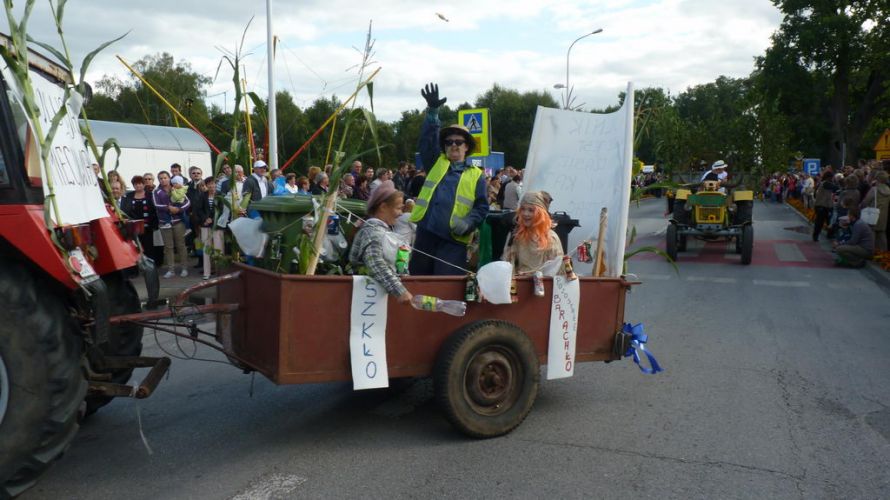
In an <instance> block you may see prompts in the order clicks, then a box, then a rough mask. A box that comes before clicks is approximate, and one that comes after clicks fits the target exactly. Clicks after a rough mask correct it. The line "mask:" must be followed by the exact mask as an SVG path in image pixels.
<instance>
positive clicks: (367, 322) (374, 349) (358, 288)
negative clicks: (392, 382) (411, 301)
mask: <svg viewBox="0 0 890 500" xmlns="http://www.w3.org/2000/svg"><path fill="white" fill-rule="evenodd" d="M387 297H388V296H387V293H386V290H384V289H383V287H382V286H380V285H378V284H377V282H376V281H374V280H373V279H371V278H370V277H368V276H353V277H352V309H351V310H350V320H351V322H350V329H349V354H350V357H351V358H352V360H351V361H352V388H353V389H355V390H357V391H358V390H362V389H378V388H380V387H389V371H388V369H387V366H386V303H387Z"/></svg>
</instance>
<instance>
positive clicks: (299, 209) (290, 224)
mask: <svg viewBox="0 0 890 500" xmlns="http://www.w3.org/2000/svg"><path fill="white" fill-rule="evenodd" d="M313 198H315V199H316V200H318V203H322V199H321V197H319V196H306V195H282V196H266V197H265V198H263V199H262V200H260V201H257V202H254V203H251V204H250V208H251V209H252V210H256V211H258V212H259V213H260V217H261V218H262V219H263V232H265V233H267V234H268V235H269V241H268V243H267V244H266V245H267V246H266V251H265V253H264V257H263V258H262V259H257V260H256V263H257V265H258V266H259V267H262V268H263V269H268V270H270V271H276V272H285V273H295V272H297V267H296V262H297V252H296V248H297V246H298V245H299V243H300V235H301V234H302V232H303V221H302V218H303V217H304V216H305V215H307V214H309V213H310V212H311V211H312V208H313V205H312V199H313ZM337 204H338V206H337V210H336V213H337V214H338V215H339V226H340V230H341V231H343V234H345V235H347V236H350V237H351V235H352V233H353V231H354V228H355V223H354V219H353V218H352V217H350V215H349V212H352V213H353V214H355V215H357V216H361V217H364V216H365V213H366V203H365V202H364V201H361V200H350V199H342V200H338V201H337ZM347 210H348V211H347Z"/></svg>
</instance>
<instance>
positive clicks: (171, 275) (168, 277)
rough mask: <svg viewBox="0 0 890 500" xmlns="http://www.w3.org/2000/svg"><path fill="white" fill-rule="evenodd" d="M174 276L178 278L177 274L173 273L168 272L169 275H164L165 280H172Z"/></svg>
mask: <svg viewBox="0 0 890 500" xmlns="http://www.w3.org/2000/svg"><path fill="white" fill-rule="evenodd" d="M174 276H176V274H174V273H173V271H167V273H166V274H164V278H165V279H170V278H172V277H174Z"/></svg>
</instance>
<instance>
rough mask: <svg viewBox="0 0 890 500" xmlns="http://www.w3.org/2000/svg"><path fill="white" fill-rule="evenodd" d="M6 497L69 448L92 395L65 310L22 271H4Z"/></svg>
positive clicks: (1, 340) (0, 360)
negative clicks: (85, 399)
mask: <svg viewBox="0 0 890 500" xmlns="http://www.w3.org/2000/svg"><path fill="white" fill-rule="evenodd" d="M0 303H2V304H3V307H0V497H3V498H5V497H7V496H16V495H18V494H19V493H21V492H23V491H25V490H26V489H28V488H29V487H31V486H32V485H33V484H34V482H35V481H36V480H37V478H38V477H39V476H40V474H41V473H43V471H44V470H46V468H47V467H49V465H50V464H52V463H53V462H54V461H55V460H56V459H57V458H58V457H59V456H61V454H62V453H63V452H64V451H65V450H66V449H67V448H68V445H69V444H71V440H72V439H74V435H75V434H76V433H77V429H78V422H77V418H78V413H79V409H80V406H81V404H82V403H83V400H84V396H85V395H86V392H87V381H86V378H85V377H84V373H83V371H82V368H81V366H82V365H81V363H82V361H81V358H82V354H81V352H82V340H81V338H80V337H79V336H78V335H77V328H76V325H75V324H74V321H73V319H72V318H71V316H70V315H69V313H68V310H67V309H66V307H65V304H64V303H63V301H62V300H60V299H59V297H58V296H57V295H55V294H54V293H53V292H52V291H51V290H50V289H48V288H47V287H45V286H39V285H38V283H37V282H36V280H35V278H34V276H32V275H31V273H30V271H29V270H28V269H27V268H26V267H25V266H23V265H21V264H20V263H19V264H17V265H11V264H8V263H7V264H4V266H2V267H0Z"/></svg>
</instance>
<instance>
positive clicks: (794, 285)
mask: <svg viewBox="0 0 890 500" xmlns="http://www.w3.org/2000/svg"><path fill="white" fill-rule="evenodd" d="M754 284H755V285H763V286H780V287H790V288H806V287H808V286H810V282H809V281H777V280H754Z"/></svg>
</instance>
